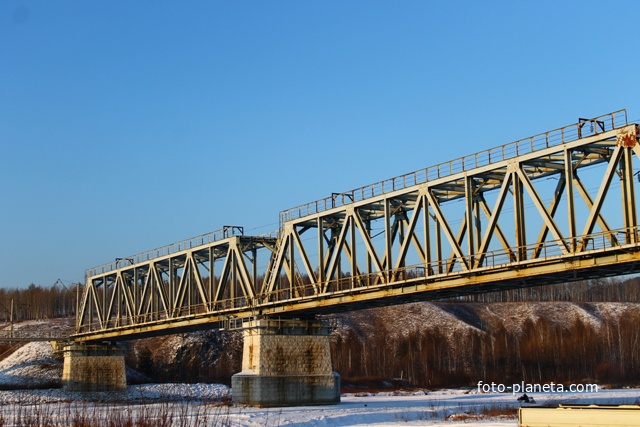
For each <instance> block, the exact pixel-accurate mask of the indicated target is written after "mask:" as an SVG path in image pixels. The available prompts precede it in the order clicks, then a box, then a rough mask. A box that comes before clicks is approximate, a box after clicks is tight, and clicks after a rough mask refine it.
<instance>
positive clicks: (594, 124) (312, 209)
mask: <svg viewBox="0 0 640 427" xmlns="http://www.w3.org/2000/svg"><path fill="white" fill-rule="evenodd" d="M627 124H628V123H627V111H626V110H619V111H615V112H613V113H609V114H605V115H603V116H600V117H596V118H594V119H580V121H579V122H578V123H575V124H572V125H569V126H565V127H562V128H559V129H555V130H552V131H549V132H545V133H541V134H539V135H535V136H532V137H529V138H525V139H521V140H519V141H515V142H511V143H509V144H505V145H501V146H499V147H495V148H492V149H489V150H485V151H481V152H479V153H476V154H471V155H469V156H465V157H461V158H458V159H455V160H451V161H448V162H444V163H440V164H438V165H436V166H431V167H428V168H425V169H420V170H417V171H415V172H411V173H407V174H404V175H400V176H397V177H395V178H390V179H386V180H384V181H380V182H376V183H374V184H370V185H367V186H364V187H360V188H356V189H354V190H350V191H346V192H344V193H333V194H332V195H331V197H325V198H324V199H320V200H316V201H314V202H310V203H305V204H303V205H300V206H296V207H294V208H290V209H286V210H284V211H282V212H280V228H281V229H282V226H283V225H284V223H285V222H287V221H291V220H294V219H298V218H303V217H305V216H308V215H313V214H316V213H320V212H323V211H327V210H329V209H333V208H336V207H339V206H345V205H348V204H351V203H354V202H359V201H361V200H366V199H369V198H372V197H376V196H380V195H382V194H387V193H390V192H393V191H397V190H402V189H405V188H408V187H411V186H414V185H418V184H423V183H425V182H428V181H433V180H436V179H439V178H444V177H448V176H451V175H454V174H456V173H460V172H465V171H469V170H472V169H476V168H479V167H482V166H486V165H490V164H493V163H497V162H501V161H503V160H507V159H512V158H514V157H518V156H521V155H524V154H529V153H532V152H535V151H539V150H542V149H545V148H549V147H554V146H558V145H561V144H564V143H567V142H571V141H575V140H578V139H581V138H586V137H588V136H592V135H597V134H600V133H604V132H607V131H610V130H613V129H617V128H620V127H624V126H626V125H627Z"/></svg>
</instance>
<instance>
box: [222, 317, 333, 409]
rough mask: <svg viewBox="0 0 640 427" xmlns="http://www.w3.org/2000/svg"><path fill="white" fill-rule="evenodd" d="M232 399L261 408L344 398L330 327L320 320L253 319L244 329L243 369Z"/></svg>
mask: <svg viewBox="0 0 640 427" xmlns="http://www.w3.org/2000/svg"><path fill="white" fill-rule="evenodd" d="M231 388H232V390H233V391H232V393H233V401H234V402H236V403H242V404H246V405H253V406H259V407H271V406H297V405H330V404H335V403H338V402H340V376H339V375H338V374H337V373H335V372H333V371H332V365H331V351H330V348H329V329H328V328H327V327H325V326H323V325H322V324H321V323H319V322H310V321H301V320H269V319H261V320H252V321H250V322H248V323H247V324H246V327H245V328H244V347H243V355H242V372H240V373H238V374H236V375H234V376H233V377H232V378H231Z"/></svg>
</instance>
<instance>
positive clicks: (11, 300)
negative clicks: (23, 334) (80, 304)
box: [0, 284, 76, 322]
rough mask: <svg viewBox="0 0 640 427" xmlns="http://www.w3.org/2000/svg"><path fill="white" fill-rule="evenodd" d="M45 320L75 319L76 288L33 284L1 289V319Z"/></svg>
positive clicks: (6, 320)
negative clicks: (24, 286)
mask: <svg viewBox="0 0 640 427" xmlns="http://www.w3.org/2000/svg"><path fill="white" fill-rule="evenodd" d="M12 306H13V321H14V322H16V321H22V320H44V319H52V318H57V317H73V316H75V313H76V288H75V286H70V287H65V286H63V285H59V284H55V285H53V286H50V287H43V286H38V285H34V284H31V285H29V286H28V287H26V288H13V289H2V288H0V319H2V321H4V322H10V321H11V314H12Z"/></svg>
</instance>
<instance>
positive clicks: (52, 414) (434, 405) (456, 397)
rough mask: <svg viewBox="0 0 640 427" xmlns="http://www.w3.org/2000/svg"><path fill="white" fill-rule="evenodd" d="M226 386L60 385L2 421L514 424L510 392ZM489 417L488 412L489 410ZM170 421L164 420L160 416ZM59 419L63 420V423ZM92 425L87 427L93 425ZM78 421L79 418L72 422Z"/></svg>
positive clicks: (603, 398) (630, 397)
mask: <svg viewBox="0 0 640 427" xmlns="http://www.w3.org/2000/svg"><path fill="white" fill-rule="evenodd" d="M229 395H230V390H229V389H228V388H227V387H225V386H221V385H214V384H191V385H185V384H155V385H140V386H130V387H128V390H127V391H126V392H123V393H93V394H86V393H70V392H66V391H64V390H61V389H49V390H31V391H30V390H16V391H3V392H0V401H1V402H2V409H0V411H1V414H2V415H1V417H2V418H3V419H4V420H5V421H4V425H5V426H9V425H26V424H24V423H23V424H18V423H17V422H16V419H17V418H19V417H21V418H22V419H23V420H24V419H28V418H29V417H35V416H41V417H45V418H47V419H48V420H50V422H52V423H54V424H53V425H65V422H69V420H73V417H74V416H77V415H74V414H83V415H82V416H86V417H89V418H90V419H91V421H92V424H89V425H108V422H107V421H106V419H107V418H108V419H110V420H112V417H113V414H114V413H118V414H123V416H125V417H128V419H134V420H135V419H136V418H139V417H145V418H146V419H154V420H164V421H163V422H160V421H158V422H157V424H155V425H167V426H168V425H173V426H205V425H206V426H211V425H218V426H247V427H257V426H424V425H429V426H448V427H456V426H469V425H482V426H484V427H491V426H515V425H516V424H517V423H516V418H515V415H514V413H513V411H511V414H509V415H505V414H506V413H508V412H510V411H509V410H508V409H509V408H517V407H518V406H519V405H520V403H518V402H517V400H516V397H517V396H514V395H513V394H511V393H477V392H476V391H475V390H473V391H471V392H470V391H469V390H440V391H430V392H427V393H424V392H423V393H415V392H412V393H406V394H402V393H376V394H371V395H363V394H362V393H359V394H356V395H354V394H346V395H343V396H342V401H341V402H340V403H339V404H337V405H327V406H307V407H294V408H268V409H266V408H253V407H247V406H241V405H228V404H221V403H220V401H221V400H222V401H224V400H225V399H228V397H229ZM533 396H534V397H535V399H536V401H537V404H559V403H574V404H575V403H581V404H584V403H600V404H624V403H627V404H632V403H638V402H640V390H638V389H626V390H601V391H599V392H597V393H574V394H570V393H564V394H557V393H556V394H533ZM491 414H493V415H491ZM168 419H170V420H171V423H170V424H168V423H167V422H166V420H168ZM65 420H66V421H65ZM93 423H95V424H93ZM78 424H79V425H83V424H82V423H78Z"/></svg>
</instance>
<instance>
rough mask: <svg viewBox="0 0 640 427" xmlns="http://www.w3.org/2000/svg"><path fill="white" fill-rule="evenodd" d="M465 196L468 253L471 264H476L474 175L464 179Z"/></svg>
mask: <svg viewBox="0 0 640 427" xmlns="http://www.w3.org/2000/svg"><path fill="white" fill-rule="evenodd" d="M464 184H465V185H464V198H465V215H466V221H467V243H468V250H469V252H468V255H469V265H474V264H475V262H474V255H475V252H476V244H475V237H476V236H475V230H474V228H475V227H474V225H475V220H474V218H473V213H474V212H473V211H474V206H473V205H474V203H473V177H470V176H467V177H466V178H465V180H464Z"/></svg>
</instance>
